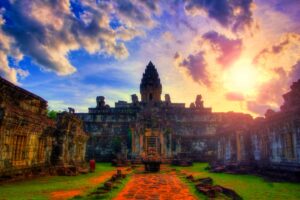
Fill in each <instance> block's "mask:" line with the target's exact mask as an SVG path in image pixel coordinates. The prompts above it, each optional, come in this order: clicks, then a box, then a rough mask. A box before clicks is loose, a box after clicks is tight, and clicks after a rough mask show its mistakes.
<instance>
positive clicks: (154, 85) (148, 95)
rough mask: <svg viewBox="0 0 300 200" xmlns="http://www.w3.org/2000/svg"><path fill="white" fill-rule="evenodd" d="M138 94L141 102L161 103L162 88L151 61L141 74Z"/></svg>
mask: <svg viewBox="0 0 300 200" xmlns="http://www.w3.org/2000/svg"><path fill="white" fill-rule="evenodd" d="M140 92H141V98H142V102H145V103H149V102H160V101H161V92H162V86H161V83H160V79H159V75H158V73H157V70H156V68H155V66H154V65H153V63H152V62H151V61H150V62H149V64H148V65H147V67H146V70H145V73H144V74H143V78H142V81H141V85H140Z"/></svg>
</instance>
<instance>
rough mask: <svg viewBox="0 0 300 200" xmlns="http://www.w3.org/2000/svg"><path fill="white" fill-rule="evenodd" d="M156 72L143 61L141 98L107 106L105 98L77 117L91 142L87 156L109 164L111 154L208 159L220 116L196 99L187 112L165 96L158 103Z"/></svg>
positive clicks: (211, 155)
mask: <svg viewBox="0 0 300 200" xmlns="http://www.w3.org/2000/svg"><path fill="white" fill-rule="evenodd" d="M161 94H162V85H161V82H160V78H159V74H158V72H157V70H156V68H155V66H154V65H153V63H151V62H149V64H148V65H147V67H146V70H145V73H144V74H143V77H142V80H141V84H140V95H141V100H139V99H138V96H137V95H136V94H133V95H132V96H131V99H132V101H131V102H130V103H129V102H125V101H118V102H116V103H115V107H114V108H111V107H109V106H108V105H106V104H105V98H104V97H103V96H98V97H97V98H96V102H97V106H96V107H95V108H89V112H88V113H77V115H78V116H79V117H80V118H81V119H82V120H83V121H84V127H85V130H86V131H87V132H88V133H89V134H90V136H91V138H90V139H89V141H88V145H87V156H88V158H96V159H97V160H111V159H112V158H113V157H115V156H116V155H123V157H126V158H131V159H133V160H139V159H141V158H143V157H144V156H146V155H147V154H149V153H150V152H155V153H156V154H158V155H159V156H160V157H161V158H162V159H163V160H164V161H166V162H167V161H169V160H170V159H172V158H174V157H176V156H180V155H181V154H185V155H186V156H187V155H188V156H191V157H192V158H193V159H194V160H209V159H211V158H212V157H213V156H214V149H215V141H214V135H215V132H216V127H217V125H218V123H219V122H220V120H221V118H222V117H221V114H213V113H212V111H211V109H210V108H205V107H204V106H203V101H202V98H201V95H198V96H197V97H196V101H195V102H194V103H192V104H191V106H190V107H189V108H187V107H185V104H184V103H173V102H172V101H171V97H170V95H168V94H166V95H165V99H164V100H161Z"/></svg>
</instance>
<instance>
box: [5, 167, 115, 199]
mask: <svg viewBox="0 0 300 200" xmlns="http://www.w3.org/2000/svg"><path fill="white" fill-rule="evenodd" d="M114 169H115V168H114V167H112V166H111V164H110V163H97V164H96V170H95V172H94V173H88V174H81V175H78V176H50V177H49V176H47V177H39V178H34V179H32V180H24V181H19V182H15V183H7V184H2V185H0V199H1V200H3V199H7V200H20V199H24V200H26V199H31V200H43V199H49V195H50V193H51V192H53V191H59V190H72V189H80V188H85V189H89V188H90V187H92V185H91V183H90V182H89V181H90V180H89V179H90V178H94V177H97V176H99V175H101V174H103V173H105V172H107V171H111V170H114Z"/></svg>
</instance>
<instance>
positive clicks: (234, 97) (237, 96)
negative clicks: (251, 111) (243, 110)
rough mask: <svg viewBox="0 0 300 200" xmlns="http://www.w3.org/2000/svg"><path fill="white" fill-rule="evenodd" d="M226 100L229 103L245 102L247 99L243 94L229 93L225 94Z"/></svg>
mask: <svg viewBox="0 0 300 200" xmlns="http://www.w3.org/2000/svg"><path fill="white" fill-rule="evenodd" d="M225 98H226V99H227V100H228V101H244V100H245V97H244V95H243V94H241V93H238V92H228V93H226V94H225Z"/></svg>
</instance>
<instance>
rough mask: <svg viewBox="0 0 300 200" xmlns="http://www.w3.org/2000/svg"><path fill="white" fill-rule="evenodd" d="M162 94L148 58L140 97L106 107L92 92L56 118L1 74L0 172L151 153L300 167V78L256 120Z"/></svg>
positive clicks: (163, 158)
mask: <svg viewBox="0 0 300 200" xmlns="http://www.w3.org/2000/svg"><path fill="white" fill-rule="evenodd" d="M161 95H162V84H161V81H160V78H159V74H158V72H157V69H156V68H155V66H154V65H153V63H152V62H149V64H148V65H147V66H146V70H145V72H144V74H143V76H142V79H141V83H140V96H141V100H139V98H138V95H136V94H133V95H131V102H126V101H118V102H116V103H115V106H114V107H110V106H109V105H107V104H106V103H105V97H104V96H98V97H96V107H93V108H89V110H88V113H75V111H74V109H72V108H69V112H63V113H60V114H58V117H57V120H56V121H55V120H51V119H49V118H48V117H47V101H46V100H44V99H42V98H41V97H39V96H37V95H35V94H33V93H31V92H28V91H26V90H24V89H22V88H20V87H18V86H15V85H13V84H12V83H10V82H8V81H6V80H5V79H3V78H1V79H0V149H1V151H0V176H1V177H3V176H12V175H15V174H22V173H24V172H26V173H29V174H30V173H34V172H43V171H49V170H50V171H51V169H52V170H54V171H59V172H60V173H62V174H63V173H65V172H66V171H67V172H68V173H75V174H76V171H77V168H76V166H80V165H82V164H83V163H85V161H86V160H89V159H96V161H112V160H113V159H115V158H120V159H123V160H127V161H131V162H135V163H139V162H141V160H142V159H143V158H145V157H147V155H150V154H153V153H155V154H156V155H158V156H159V158H160V159H161V161H162V162H164V163H174V162H173V161H176V160H180V159H189V160H190V161H205V162H211V163H212V165H214V164H215V163H218V164H219V166H220V165H223V168H222V169H223V170H224V168H226V166H233V165H234V166H247V167H246V168H247V169H250V168H249V166H250V167H252V169H254V168H255V169H267V170H265V171H269V170H274V169H277V170H283V171H289V172H296V173H299V172H300V125H299V124H300V106H299V105H300V104H299V102H300V80H298V81H297V82H295V83H293V84H292V86H291V91H290V92H288V93H287V94H285V95H283V98H284V104H283V105H282V107H281V110H280V111H278V112H275V111H272V110H268V111H267V112H266V115H265V117H259V118H256V119H253V118H252V116H251V115H249V114H243V113H235V112H227V113H218V112H212V109H211V108H207V107H205V106H204V103H203V99H202V96H201V95H197V96H196V99H195V102H193V103H191V104H190V106H189V107H186V106H185V104H184V103H174V102H172V100H171V96H170V95H169V94H165V98H164V100H162V99H161ZM175 163H176V162H175ZM224 166H225V167H224ZM67 169H72V170H71V171H70V170H69V171H68V170H67ZM219 169H220V168H219ZM215 171H218V168H217V167H215ZM219 171H220V170H219Z"/></svg>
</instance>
